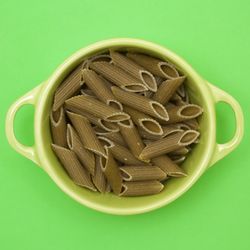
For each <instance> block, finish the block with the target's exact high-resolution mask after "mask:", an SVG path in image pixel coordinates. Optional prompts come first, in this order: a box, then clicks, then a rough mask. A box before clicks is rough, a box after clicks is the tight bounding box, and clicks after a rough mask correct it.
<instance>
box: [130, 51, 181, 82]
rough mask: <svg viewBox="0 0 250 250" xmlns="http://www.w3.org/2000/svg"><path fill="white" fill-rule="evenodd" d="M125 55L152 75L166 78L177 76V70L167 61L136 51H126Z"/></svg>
mask: <svg viewBox="0 0 250 250" xmlns="http://www.w3.org/2000/svg"><path fill="white" fill-rule="evenodd" d="M127 57H129V58H130V59H132V60H133V61H135V62H136V63H138V64H140V65H141V66H143V67H144V68H145V69H147V70H148V71H149V72H151V73H153V74H154V75H157V76H160V77H163V78H167V79H173V78H176V77H179V73H178V71H177V70H176V69H175V67H174V66H173V65H172V64H170V63H168V62H163V61H162V60H159V59H157V58H154V57H151V56H148V55H144V54H136V53H127Z"/></svg>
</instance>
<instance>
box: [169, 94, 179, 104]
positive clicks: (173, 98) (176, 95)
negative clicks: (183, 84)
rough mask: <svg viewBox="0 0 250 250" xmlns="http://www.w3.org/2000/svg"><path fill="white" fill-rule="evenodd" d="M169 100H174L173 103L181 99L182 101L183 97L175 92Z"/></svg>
mask: <svg viewBox="0 0 250 250" xmlns="http://www.w3.org/2000/svg"><path fill="white" fill-rule="evenodd" d="M169 101H171V102H173V103H175V104H176V103H177V102H180V101H182V98H181V97H180V96H179V95H178V94H177V93H176V92H175V93H174V94H173V95H172V96H171V98H170V100H169ZM176 105H177V104H176Z"/></svg>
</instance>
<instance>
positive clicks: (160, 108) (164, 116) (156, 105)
mask: <svg viewBox="0 0 250 250" xmlns="http://www.w3.org/2000/svg"><path fill="white" fill-rule="evenodd" d="M151 105H152V108H153V109H154V111H155V113H156V114H158V115H159V116H160V118H162V119H164V120H168V119H169V117H168V113H167V111H166V109H165V108H164V107H163V106H162V105H161V104H160V103H157V102H151Z"/></svg>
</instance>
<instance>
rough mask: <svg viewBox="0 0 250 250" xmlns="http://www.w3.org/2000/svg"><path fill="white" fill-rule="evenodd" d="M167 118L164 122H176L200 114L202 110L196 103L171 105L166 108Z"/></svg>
mask: <svg viewBox="0 0 250 250" xmlns="http://www.w3.org/2000/svg"><path fill="white" fill-rule="evenodd" d="M166 109H167V111H168V115H169V120H168V121H166V122H165V121H164V123H167V124H170V123H177V122H183V121H186V120H189V119H193V118H196V117H198V116H200V115H201V114H202V112H203V110H202V108H201V107H200V106H198V105H196V104H186V105H182V106H171V107H167V108H166Z"/></svg>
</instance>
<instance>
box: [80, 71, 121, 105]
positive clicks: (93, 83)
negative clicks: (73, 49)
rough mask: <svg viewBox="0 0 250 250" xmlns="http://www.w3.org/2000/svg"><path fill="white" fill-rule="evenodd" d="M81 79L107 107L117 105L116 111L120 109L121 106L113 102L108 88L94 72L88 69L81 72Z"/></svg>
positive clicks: (115, 101) (113, 98) (112, 96)
mask: <svg viewBox="0 0 250 250" xmlns="http://www.w3.org/2000/svg"><path fill="white" fill-rule="evenodd" d="M82 74H83V79H84V82H85V84H86V85H87V86H88V87H89V88H90V89H91V90H92V91H93V93H94V94H95V95H96V96H97V98H98V99H99V100H101V101H103V102H104V103H106V104H107V105H110V104H112V105H118V106H116V107H115V108H117V107H118V109H121V107H122V106H121V104H120V103H119V102H118V101H117V100H115V97H114V95H113V93H112V91H111V89H110V88H108V87H107V85H106V83H105V82H104V80H103V79H102V78H100V77H99V76H98V75H97V74H96V73H95V71H93V70H90V69H84V70H83V71H82Z"/></svg>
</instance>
